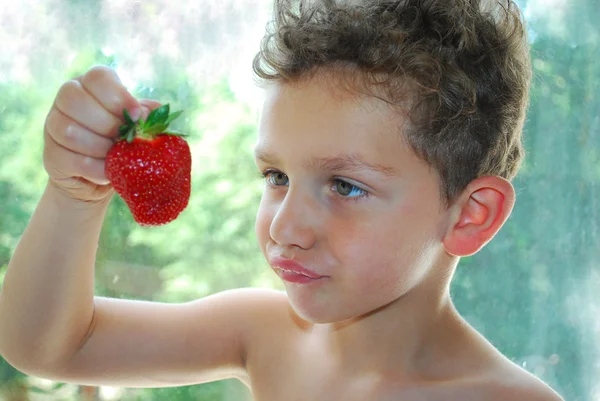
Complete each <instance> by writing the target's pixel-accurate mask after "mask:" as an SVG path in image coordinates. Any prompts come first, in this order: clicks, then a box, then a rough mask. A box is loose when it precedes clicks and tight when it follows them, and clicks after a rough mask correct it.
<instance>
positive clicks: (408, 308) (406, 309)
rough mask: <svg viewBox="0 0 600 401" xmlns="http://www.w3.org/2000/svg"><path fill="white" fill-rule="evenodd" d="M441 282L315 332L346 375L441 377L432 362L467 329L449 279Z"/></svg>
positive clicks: (460, 339) (449, 348)
mask: <svg viewBox="0 0 600 401" xmlns="http://www.w3.org/2000/svg"><path fill="white" fill-rule="evenodd" d="M448 276H451V275H448ZM437 281H438V282H435V283H431V282H430V283H426V282H423V283H421V284H422V285H420V286H419V287H416V288H413V289H412V290H411V291H410V292H409V293H407V294H405V295H403V296H402V297H400V298H398V299H396V300H395V301H393V302H391V303H390V304H388V305H386V306H383V307H381V308H379V309H377V310H375V311H373V312H371V313H369V314H367V315H365V316H361V317H359V318H356V319H352V320H350V321H345V322H340V323H331V324H318V325H315V327H314V331H313V332H314V333H315V334H318V337H319V338H320V339H322V340H325V342H326V343H325V344H326V352H328V353H329V357H330V358H331V359H332V360H334V361H336V362H335V363H336V364H338V363H339V369H341V370H342V371H343V370H347V373H348V374H364V373H381V372H388V373H391V374H394V375H395V376H396V375H401V376H405V377H415V376H416V377H425V376H429V374H431V375H433V376H437V374H436V373H433V372H428V371H429V366H430V365H431V362H434V361H436V360H437V358H438V357H441V356H442V355H444V354H446V355H447V350H451V349H455V347H458V346H459V343H460V342H461V341H464V340H465V334H466V333H467V332H468V329H466V328H465V327H464V326H465V324H464V320H462V318H461V317H460V316H459V314H458V312H457V311H456V309H455V308H454V305H453V304H452V301H451V299H450V294H449V281H450V277H447V280H445V281H444V282H439V279H438V280H437Z"/></svg>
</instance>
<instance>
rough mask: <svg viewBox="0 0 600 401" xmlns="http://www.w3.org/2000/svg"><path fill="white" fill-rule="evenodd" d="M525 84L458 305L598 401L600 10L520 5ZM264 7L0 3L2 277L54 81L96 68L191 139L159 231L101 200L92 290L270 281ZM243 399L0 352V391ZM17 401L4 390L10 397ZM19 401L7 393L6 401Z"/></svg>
mask: <svg viewBox="0 0 600 401" xmlns="http://www.w3.org/2000/svg"><path fill="white" fill-rule="evenodd" d="M519 5H520V6H521V7H522V9H523V10H524V13H525V16H526V19H527V22H528V24H529V33H530V39H531V44H532V60H533V67H534V79H533V86H532V91H531V105H530V108H529V114H528V117H527V122H526V126H525V132H524V140H525V146H526V149H527V158H526V161H525V164H524V167H523V169H522V170H521V172H520V174H519V176H518V178H517V179H516V180H515V181H514V184H515V187H516V190H517V204H516V207H515V209H514V211H513V214H512V217H511V218H510V219H509V221H508V222H507V224H506V225H505V227H504V228H503V229H502V231H501V232H500V234H499V235H498V236H497V237H496V238H495V239H494V240H493V241H492V242H491V243H490V244H489V245H488V246H487V247H486V248H484V250H483V251H482V252H480V253H479V254H477V255H475V256H473V257H470V258H466V259H463V261H462V262H461V264H460V265H459V268H458V270H457V273H456V276H455V279H454V282H453V285H452V295H453V298H454V301H455V303H456V305H457V308H458V309H459V311H460V312H461V313H462V314H463V315H464V316H465V317H466V318H467V320H468V321H469V322H470V323H471V324H473V325H474V326H475V327H476V328H477V329H478V330H480V331H481V332H482V333H483V334H484V335H485V336H486V337H487V338H488V339H490V340H491V342H492V343H493V344H494V345H495V346H497V347H498V348H499V349H500V350H501V351H502V352H503V353H505V354H506V355H507V356H508V357H509V358H511V359H512V360H513V361H515V362H517V363H518V364H519V365H521V366H522V367H524V368H525V369H527V370H529V371H531V372H533V373H534V374H535V375H537V376H538V377H540V378H541V379H543V380H544V381H546V382H547V383H549V384H550V385H551V386H552V387H553V388H555V389H556V390H557V391H558V392H559V393H560V394H561V395H563V397H565V399H568V400H581V401H584V400H600V385H599V384H598V383H600V346H599V344H600V319H598V316H600V301H599V297H598V293H599V292H600V234H599V231H600V96H599V95H598V93H600V73H599V71H600V59H599V57H598V55H599V54H600V30H599V28H598V23H597V22H598V21H600V8H599V7H598V3H597V1H596V0H570V1H567V0H529V1H526V0H522V1H520V2H519ZM270 9H271V6H270V2H268V1H259V0H220V1H213V0H179V1H177V2H169V1H167V0H145V1H140V0H136V1H134V0H70V1H58V0H36V1H25V0H17V1H12V2H3V4H2V7H1V8H0V43H2V51H0V155H1V157H0V281H1V280H2V277H3V274H4V272H5V269H6V266H7V264H8V261H9V258H10V256H11V254H12V252H13V250H14V248H15V246H16V244H17V241H18V239H19V237H20V235H21V234H22V232H23V230H24V228H25V226H26V224H27V222H28V219H29V217H30V216H31V214H32V212H33V210H34V208H35V205H36V203H37V201H38V200H39V197H40V196H41V193H42V190H43V188H44V186H45V183H46V179H47V176H46V174H45V171H44V169H43V166H42V140H43V136H42V129H43V125H44V119H45V116H46V114H47V112H48V110H49V109H50V106H51V104H52V100H53V98H54V96H55V95H56V92H57V90H58V88H59V86H60V85H61V84H62V83H63V82H64V81H65V80H67V79H70V78H72V77H74V76H77V75H79V74H82V73H84V72H85V71H86V70H87V69H89V68H90V67H91V66H93V65H95V64H104V65H110V66H112V67H113V68H115V69H116V70H117V72H118V74H119V76H120V77H121V79H122V80H123V82H124V83H125V84H126V86H127V87H128V88H129V89H130V90H131V91H132V93H134V95H135V96H136V97H149V98H153V99H157V100H159V101H160V102H161V103H171V105H172V106H173V108H175V109H183V110H184V114H183V115H182V117H181V118H180V119H178V120H177V121H176V122H175V123H174V127H175V128H178V129H180V130H182V131H185V132H187V133H189V134H190V135H191V137H190V138H189V142H190V144H191V148H192V153H193V171H192V174H193V187H192V196H191V199H190V204H189V206H188V208H187V209H186V210H185V211H184V212H183V213H182V214H181V216H180V217H179V218H178V219H177V220H176V221H174V222H173V223H171V224H168V225H166V226H163V227H160V228H154V229H148V228H142V227H140V226H138V225H137V224H136V223H135V222H134V221H133V219H132V217H131V214H130V212H129V210H128V209H127V207H126V205H125V204H124V202H123V201H122V200H121V198H120V197H118V196H115V197H114V199H113V201H112V204H111V206H110V210H109V213H108V215H107V218H106V222H105V224H104V227H103V230H102V235H101V241H100V246H99V249H98V260H97V266H96V291H97V294H98V295H105V296H111V297H123V298H133V299H146V300H157V301H167V302H181V301H189V300H192V299H195V298H198V297H202V296H206V295H208V294H212V293H215V292H218V291H222V290H225V289H230V288H236V287H245V286H252V287H271V288H282V286H281V284H280V283H279V281H278V279H277V278H276V277H275V276H274V275H273V274H272V272H271V271H270V269H268V268H267V264H266V262H265V261H264V260H263V258H262V256H261V254H260V251H259V249H258V246H257V245H256V240H255V236H254V226H253V225H254V218H255V213H256V210H257V207H258V202H259V199H260V195H261V191H262V186H263V181H262V177H259V174H258V172H257V171H256V168H255V166H254V162H253V159H252V154H251V152H252V146H253V143H254V140H255V135H256V123H257V115H258V108H259V105H260V102H261V92H260V91H259V90H258V89H257V88H255V87H254V83H253V79H252V70H251V59H252V57H253V55H254V53H255V52H256V50H257V49H258V45H259V42H260V38H261V36H262V33H263V30H264V26H265V23H266V21H267V18H268V17H269V12H270ZM27 393H31V394H33V393H35V394H39V393H42V394H45V395H47V397H49V398H44V399H53V400H71V399H85V400H88V399H89V400H92V399H97V400H138V399H143V400H181V401H183V400H196V401H197V400H211V401H213V400H223V401H225V400H236V401H239V400H243V399H250V396H249V393H248V391H247V390H246V389H245V388H244V387H243V386H242V385H241V384H239V383H238V382H236V381H233V380H231V381H223V382H217V383H210V384H203V385H197V386H189V387H181V388H165V389H122V388H94V387H83V386H75V385H63V384H61V383H54V382H51V381H48V380H41V379H39V378H35V377H27V376H25V375H22V374H20V373H19V372H17V371H16V370H14V369H13V368H12V367H10V365H8V364H7V363H6V362H5V361H3V360H2V359H0V399H1V398H2V396H5V397H8V398H7V399H26V397H27V395H26V394H27ZM10 397H13V398H10ZM19 397H21V398H19Z"/></svg>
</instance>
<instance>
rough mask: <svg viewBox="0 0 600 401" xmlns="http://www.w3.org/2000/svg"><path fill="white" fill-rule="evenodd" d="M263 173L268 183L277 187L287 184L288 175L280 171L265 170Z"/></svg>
mask: <svg viewBox="0 0 600 401" xmlns="http://www.w3.org/2000/svg"><path fill="white" fill-rule="evenodd" d="M263 175H264V176H265V178H266V180H267V182H268V183H269V184H271V185H274V186H277V187H279V186H282V185H287V184H288V181H289V179H288V176H287V175H285V174H283V173H282V172H280V171H266V172H265V173H264V174H263Z"/></svg>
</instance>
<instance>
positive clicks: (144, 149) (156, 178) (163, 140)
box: [105, 104, 192, 226]
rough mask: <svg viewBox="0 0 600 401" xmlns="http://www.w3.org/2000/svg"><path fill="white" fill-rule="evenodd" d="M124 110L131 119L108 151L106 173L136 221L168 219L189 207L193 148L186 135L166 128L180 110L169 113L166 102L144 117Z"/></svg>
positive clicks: (157, 222)
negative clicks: (191, 148)
mask: <svg viewBox="0 0 600 401" xmlns="http://www.w3.org/2000/svg"><path fill="white" fill-rule="evenodd" d="M123 114H124V117H125V121H126V122H127V124H125V125H122V126H121V127H120V128H119V133H120V134H121V136H120V140H119V141H118V142H117V143H115V144H114V145H113V146H112V148H111V149H110V150H109V151H108V154H107V155H106V160H105V162H106V166H105V172H106V176H107V178H108V179H109V180H110V181H111V183H112V185H113V187H114V188H115V191H117V193H118V194H119V195H120V196H121V197H122V198H123V200H125V203H127V206H128V207H129V210H131V213H132V214H133V218H134V219H135V221H137V222H138V224H140V225H142V226H159V225H162V224H166V223H169V222H170V221H173V220H175V218H176V217H177V216H178V215H179V213H181V212H182V211H183V210H184V209H185V208H186V207H187V204H188V200H189V198H190V190H191V177H190V176H191V170H192V156H191V154H190V147H189V146H188V144H187V142H186V141H185V140H184V139H183V138H182V136H184V135H183V134H181V133H179V132H175V131H172V130H168V126H169V123H171V121H173V120H174V119H176V118H177V117H179V115H180V114H181V111H178V112H175V113H172V114H169V105H168V104H166V105H164V106H162V107H159V108H158V109H155V110H153V111H152V112H151V113H150V114H149V115H148V118H147V119H146V121H145V122H144V121H143V120H140V121H137V122H134V121H132V120H131V117H130V116H129V114H128V113H127V110H123Z"/></svg>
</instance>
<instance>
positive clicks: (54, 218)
mask: <svg viewBox="0 0 600 401" xmlns="http://www.w3.org/2000/svg"><path fill="white" fill-rule="evenodd" d="M106 207H107V205H106V203H101V204H94V203H83V202H78V201H75V200H72V199H70V198H69V197H65V196H64V195H63V194H61V191H60V190H56V189H54V188H53V187H52V185H51V184H50V185H49V186H48V188H47V189H46V191H45V193H44V194H43V196H42V199H41V201H40V203H39V205H38V207H37V209H36V211H35V213H34V215H33V217H32V219H31V222H30V224H29V226H28V228H27V230H26V232H25V233H24V235H23V237H22V239H21V241H20V243H19V245H18V247H17V249H16V251H15V254H14V257H13V258H12V260H11V262H10V265H9V270H8V272H7V274H6V277H5V282H4V286H3V289H2V292H1V293H0V327H2V328H1V329H0V353H1V354H2V355H3V356H4V357H5V358H6V360H7V361H8V362H10V363H11V364H13V365H14V366H15V367H16V368H17V369H19V370H22V371H24V372H26V373H28V374H32V375H35V376H40V377H45V378H48V379H53V380H57V381H62V382H76V383H80V384H88V385H113V386H124V387H160V386H175V385H185V384H193V383H199V382H206V381H213V380H219V379H224V378H229V377H238V378H240V379H242V380H244V381H245V374H246V373H245V369H244V368H245V366H244V355H245V352H246V349H247V346H248V344H247V342H249V341H251V339H252V338H256V336H258V333H255V331H256V330H258V329H259V327H260V326H261V324H260V320H261V317H260V315H262V314H263V313H267V312H265V311H267V310H268V309H270V308H272V307H273V305H274V304H277V303H280V301H282V300H283V299H284V298H283V297H282V295H281V294H280V293H278V292H275V291H273V292H271V291H261V290H235V291H228V292H224V293H220V294H216V295H213V296H209V297H206V298H204V299H201V300H198V301H195V302H190V303H185V304H162V303H154V302H143V301H127V300H119V299H108V298H101V297H96V298H94V296H93V290H94V285H93V275H94V270H93V266H94V261H95V254H96V248H97V243H98V237H99V232H100V228H101V224H102V219H103V217H104V213H105V211H106ZM66 210H68V213H67V212H66Z"/></svg>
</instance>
